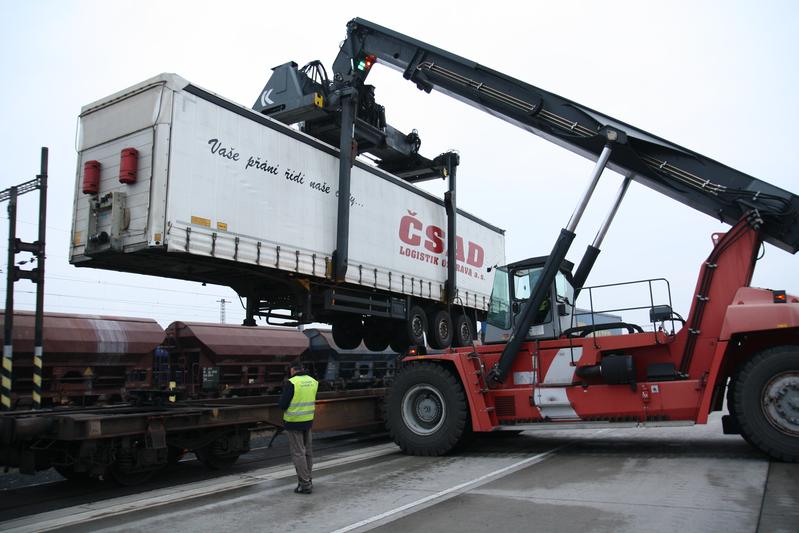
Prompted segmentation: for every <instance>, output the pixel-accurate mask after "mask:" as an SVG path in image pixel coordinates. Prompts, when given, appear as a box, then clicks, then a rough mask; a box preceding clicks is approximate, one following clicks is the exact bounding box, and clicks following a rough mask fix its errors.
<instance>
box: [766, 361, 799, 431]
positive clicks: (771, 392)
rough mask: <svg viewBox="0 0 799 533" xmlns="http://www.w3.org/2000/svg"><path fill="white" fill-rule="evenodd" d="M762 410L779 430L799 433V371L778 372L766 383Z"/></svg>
mask: <svg viewBox="0 0 799 533" xmlns="http://www.w3.org/2000/svg"><path fill="white" fill-rule="evenodd" d="M763 412H764V413H765V415H766V418H767V419H768V421H769V423H771V425H772V426H774V427H775V428H776V429H778V430H779V431H781V432H783V433H786V434H788V435H799V373H796V372H785V373H782V374H778V375H777V376H775V377H774V378H772V379H771V381H769V382H768V383H767V384H766V386H765V387H764V389H763Z"/></svg>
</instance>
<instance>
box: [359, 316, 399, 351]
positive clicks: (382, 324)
mask: <svg viewBox="0 0 799 533" xmlns="http://www.w3.org/2000/svg"><path fill="white" fill-rule="evenodd" d="M393 336H394V323H393V322H391V321H389V320H385V319H382V318H375V317H366V318H365V319H364V321H363V343H364V345H365V346H366V348H367V349H368V350H371V351H373V352H382V351H383V350H385V349H386V348H388V343H389V342H390V341H391V338H392V337H393Z"/></svg>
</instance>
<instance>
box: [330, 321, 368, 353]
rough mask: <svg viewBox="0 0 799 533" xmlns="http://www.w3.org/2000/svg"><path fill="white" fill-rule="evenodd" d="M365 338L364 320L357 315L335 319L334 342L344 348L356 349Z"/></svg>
mask: <svg viewBox="0 0 799 533" xmlns="http://www.w3.org/2000/svg"><path fill="white" fill-rule="evenodd" d="M362 340H363V322H361V317H359V316H356V315H351V316H346V315H345V316H341V317H338V318H336V319H335V320H334V321H333V342H335V343H336V346H338V347H339V348H341V349H342V350H354V349H355V348H357V347H358V346H360V345H361V341H362Z"/></svg>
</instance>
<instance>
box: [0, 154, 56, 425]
mask: <svg viewBox="0 0 799 533" xmlns="http://www.w3.org/2000/svg"><path fill="white" fill-rule="evenodd" d="M47 161H48V150H47V148H44V147H43V148H42V152H41V162H40V171H39V174H38V175H37V176H36V177H35V178H34V179H32V180H30V181H26V182H25V183H22V184H20V185H15V186H13V187H9V188H8V189H5V190H3V191H0V202H5V201H7V202H8V226H9V227H8V271H7V272H6V275H7V281H6V310H5V316H4V321H5V322H4V331H3V357H2V368H0V409H2V410H9V409H11V387H12V380H13V361H14V353H13V352H14V343H13V340H14V329H13V328H14V326H13V324H14V283H16V282H17V281H19V280H21V279H27V280H30V281H31V282H33V283H35V284H36V314H35V316H34V339H33V391H32V394H31V396H32V399H33V408H34V409H39V408H40V407H41V406H42V366H43V356H44V353H43V352H44V350H43V345H44V333H43V330H44V259H45V253H44V239H45V232H46V230H45V228H46V227H47V218H46V216H47V166H48V164H47ZM37 189H38V190H39V238H38V240H36V241H34V242H24V241H22V240H21V239H18V238H17V235H16V231H17V197H18V196H20V195H22V194H25V193H27V192H31V191H35V190H37ZM20 252H27V253H31V254H33V255H34V256H35V258H36V268H34V269H32V270H23V269H21V268H19V267H17V266H15V265H14V259H15V256H16V255H17V254H18V253H20Z"/></svg>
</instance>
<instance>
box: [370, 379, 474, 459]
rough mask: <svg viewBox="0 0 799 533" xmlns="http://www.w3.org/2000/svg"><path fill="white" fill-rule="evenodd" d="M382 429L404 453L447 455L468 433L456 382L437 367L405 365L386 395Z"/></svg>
mask: <svg viewBox="0 0 799 533" xmlns="http://www.w3.org/2000/svg"><path fill="white" fill-rule="evenodd" d="M386 427H387V428H388V432H389V434H390V435H391V438H392V439H394V442H396V443H397V444H398V445H399V447H400V448H402V451H404V452H405V453H408V454H411V455H443V454H445V453H447V452H449V451H450V450H452V449H453V448H454V447H455V446H457V445H458V443H459V442H460V441H461V439H462V438H463V437H464V436H465V435H466V434H467V433H468V432H469V430H470V421H469V410H468V408H467V405H466V394H465V393H464V391H463V387H462V386H461V384H460V381H459V380H458V379H457V378H456V376H454V375H453V374H452V373H451V372H450V371H449V370H447V369H446V368H444V367H442V366H441V365H436V364H432V363H412V364H409V365H407V366H406V367H405V368H403V370H402V371H401V372H400V373H399V375H398V376H397V378H396V379H395V380H394V383H393V384H392V385H391V387H390V388H389V391H388V394H387V396H386Z"/></svg>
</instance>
